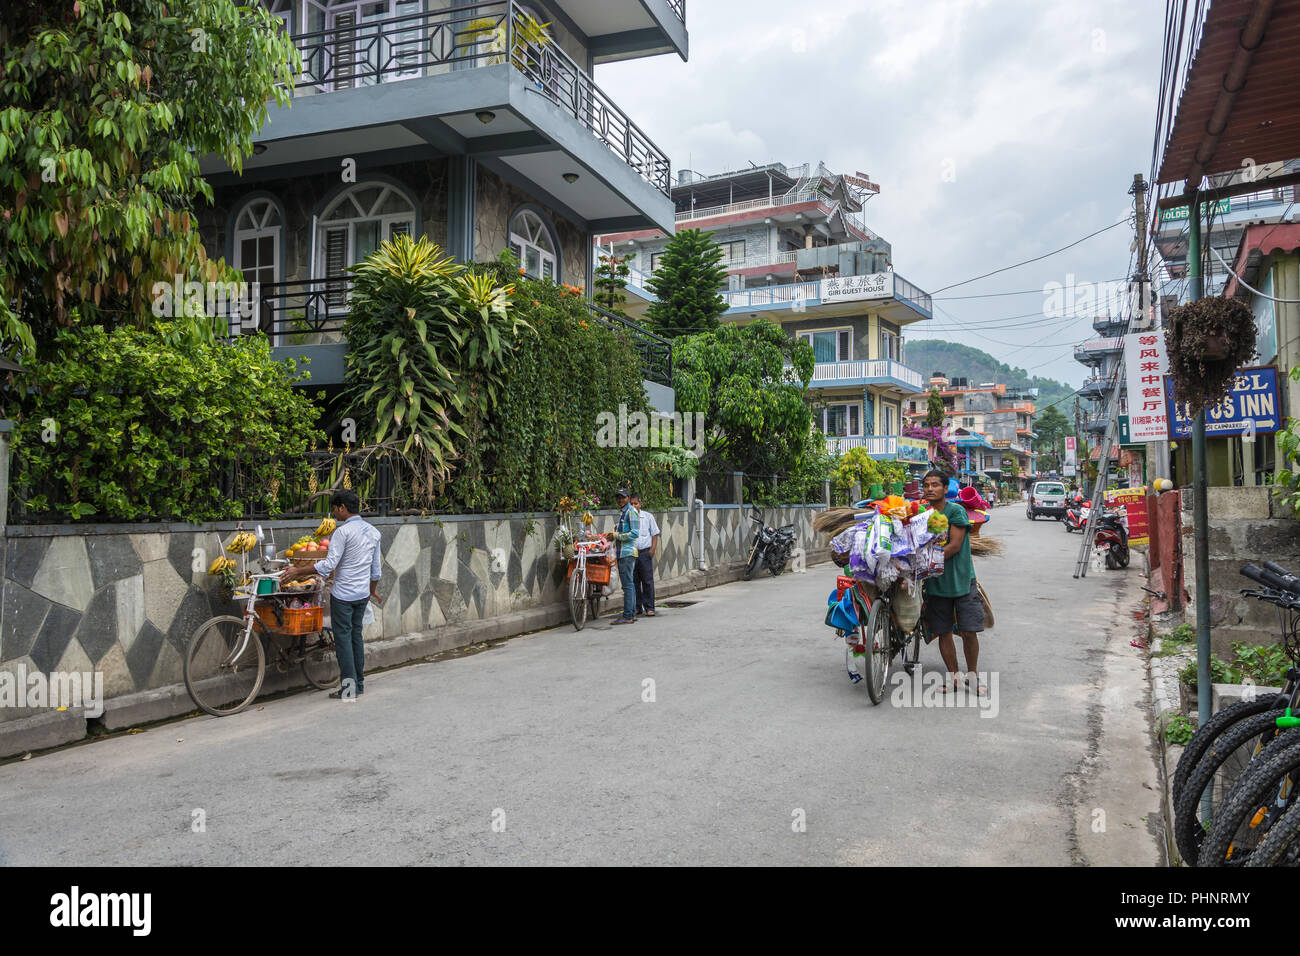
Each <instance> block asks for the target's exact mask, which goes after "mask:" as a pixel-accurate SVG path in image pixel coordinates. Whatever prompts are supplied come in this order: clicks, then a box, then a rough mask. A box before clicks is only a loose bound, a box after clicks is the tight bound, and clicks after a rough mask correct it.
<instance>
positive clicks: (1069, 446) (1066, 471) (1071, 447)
mask: <svg viewBox="0 0 1300 956" xmlns="http://www.w3.org/2000/svg"><path fill="white" fill-rule="evenodd" d="M1077 442H1078V439H1076V438H1075V437H1074V436H1073V435H1066V436H1065V461H1064V462H1063V463H1062V465H1061V474H1063V475H1064V476H1065V477H1066V478H1073V477H1074V476H1075V475H1076V474H1077V473H1078V469H1079V462H1078V460H1077V458H1076V457H1075V456H1076V455H1077V454H1078V448H1077Z"/></svg>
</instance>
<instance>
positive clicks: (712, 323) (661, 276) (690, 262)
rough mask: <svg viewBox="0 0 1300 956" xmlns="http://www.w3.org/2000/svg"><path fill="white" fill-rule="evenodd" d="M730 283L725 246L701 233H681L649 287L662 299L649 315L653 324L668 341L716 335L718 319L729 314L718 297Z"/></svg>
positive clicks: (651, 306) (670, 243)
mask: <svg viewBox="0 0 1300 956" xmlns="http://www.w3.org/2000/svg"><path fill="white" fill-rule="evenodd" d="M726 281H727V270H726V269H725V268H723V266H722V247H721V246H719V245H718V244H717V243H716V242H714V241H713V240H712V239H711V238H710V237H709V236H708V235H706V234H705V233H704V232H703V231H701V230H699V229H686V230H683V231H682V232H679V233H677V234H676V235H675V236H673V237H672V238H671V239H669V240H668V245H667V247H665V249H664V252H663V257H662V258H661V259H660V263H659V268H658V269H657V270H656V271H655V274H654V275H653V276H652V277H651V278H650V281H649V283H648V285H649V287H650V291H651V292H653V293H654V295H655V298H656V299H658V301H657V302H652V303H650V308H649V309H648V310H647V312H646V314H647V316H648V317H649V319H650V324H651V325H652V326H654V328H655V330H656V331H658V332H660V333H661V334H663V335H664V336H666V337H668V338H676V337H677V336H679V335H689V334H692V333H695V332H711V331H713V330H714V329H716V328H717V327H718V316H720V315H722V313H723V312H726V311H727V301H726V300H725V299H724V298H723V297H722V296H721V295H719V294H718V287H719V286H721V285H722V284H723V283H724V282H726Z"/></svg>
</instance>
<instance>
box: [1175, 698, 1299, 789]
mask: <svg viewBox="0 0 1300 956" xmlns="http://www.w3.org/2000/svg"><path fill="white" fill-rule="evenodd" d="M1277 700H1278V698H1277V696H1276V695H1272V694H1270V695H1267V696H1261V697H1256V698H1255V699H1254V700H1239V701H1237V702H1236V703H1235V704H1230V705H1229V706H1227V707H1225V708H1223V710H1221V711H1219V712H1218V713H1217V714H1215V715H1214V716H1213V717H1211V718H1210V719H1209V720H1207V721H1206V722H1205V726H1204V727H1201V728H1200V729H1199V730H1197V731H1196V733H1195V734H1193V735H1192V739H1191V740H1189V741H1188V742H1187V746H1186V747H1185V748H1183V752H1182V755H1181V756H1180V757H1179V758H1178V766H1176V767H1175V768H1174V780H1173V784H1172V785H1171V792H1172V796H1173V799H1174V803H1175V804H1177V802H1178V796H1179V794H1181V793H1182V792H1183V784H1185V783H1187V778H1188V777H1189V776H1191V774H1192V772H1193V771H1194V770H1195V769H1196V765H1197V764H1199V763H1200V762H1201V758H1202V757H1204V756H1205V751H1206V750H1208V749H1209V748H1210V745H1211V744H1213V743H1214V741H1215V740H1217V739H1218V738H1219V735H1221V734H1224V733H1226V732H1227V731H1228V730H1229V729H1230V728H1231V727H1232V725H1233V724H1235V723H1237V722H1238V721H1241V720H1245V719H1246V718H1247V717H1253V716H1254V715H1255V714H1262V713H1264V712H1265V711H1268V710H1274V709H1278V707H1279V705H1278V703H1277Z"/></svg>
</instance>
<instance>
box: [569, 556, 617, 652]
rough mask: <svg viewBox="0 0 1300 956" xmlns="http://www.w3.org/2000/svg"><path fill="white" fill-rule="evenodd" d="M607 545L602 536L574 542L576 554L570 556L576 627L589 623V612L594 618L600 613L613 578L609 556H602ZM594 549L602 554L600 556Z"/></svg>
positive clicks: (570, 578)
mask: <svg viewBox="0 0 1300 956" xmlns="http://www.w3.org/2000/svg"><path fill="white" fill-rule="evenodd" d="M608 547H609V546H608V544H607V543H606V542H605V540H604V539H603V538H594V539H592V540H588V541H575V542H574V543H573V557H571V558H570V559H569V614H570V615H571V616H572V618H573V629H574V630H575V631H581V630H582V629H583V627H584V626H586V623H587V616H588V614H590V616H591V619H592V620H593V621H594V620H595V619H596V618H598V617H600V609H601V603H602V602H603V601H604V600H605V586H606V585H607V584H609V580H610V565H609V559H608V558H607V557H604V556H603V555H604V553H605V551H606V550H607V549H608ZM592 552H597V553H599V554H600V555H601V556H602V557H600V558H597V557H596V555H594V554H593V553H592Z"/></svg>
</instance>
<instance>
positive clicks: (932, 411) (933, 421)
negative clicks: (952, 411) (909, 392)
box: [925, 385, 943, 428]
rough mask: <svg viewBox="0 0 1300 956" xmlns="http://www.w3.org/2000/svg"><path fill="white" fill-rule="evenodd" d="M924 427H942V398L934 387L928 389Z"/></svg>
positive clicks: (937, 388)
mask: <svg viewBox="0 0 1300 956" xmlns="http://www.w3.org/2000/svg"><path fill="white" fill-rule="evenodd" d="M925 425H926V427H927V428H942V427H943V396H941V395H940V394H939V387H938V386H937V385H936V386H935V387H934V388H932V389H930V399H929V401H927V402H926V405H925Z"/></svg>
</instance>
